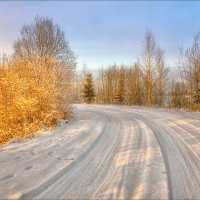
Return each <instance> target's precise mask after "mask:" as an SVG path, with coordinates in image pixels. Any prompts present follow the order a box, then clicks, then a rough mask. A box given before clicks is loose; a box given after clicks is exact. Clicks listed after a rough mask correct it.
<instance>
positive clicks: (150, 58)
mask: <svg viewBox="0 0 200 200" xmlns="http://www.w3.org/2000/svg"><path fill="white" fill-rule="evenodd" d="M155 53H156V41H155V38H154V35H153V34H152V32H151V30H149V29H147V31H146V34H145V41H144V52H143V56H142V61H143V67H144V69H145V71H144V78H145V80H144V81H145V85H146V90H147V102H146V103H147V105H148V106H151V105H152V87H153V70H154V65H155Z"/></svg>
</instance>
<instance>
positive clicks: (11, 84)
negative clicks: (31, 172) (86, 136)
mask: <svg viewBox="0 0 200 200" xmlns="http://www.w3.org/2000/svg"><path fill="white" fill-rule="evenodd" d="M69 74H70V72H69V71H67V68H66V67H63V64H62V62H58V61H55V60H53V59H51V58H39V59H38V58H34V57H33V58H31V59H29V60H23V59H10V60H9V59H7V60H6V61H5V60H4V62H1V63H0V143H1V144H2V143H5V142H7V141H9V140H10V139H16V138H17V139H19V138H22V139H23V138H27V137H32V136H33V134H35V133H36V132H38V131H40V132H41V130H42V129H46V128H50V127H53V126H56V125H57V121H58V119H65V118H66V117H69V114H70V106H69V103H70V76H69Z"/></svg>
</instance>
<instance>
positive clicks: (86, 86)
mask: <svg viewBox="0 0 200 200" xmlns="http://www.w3.org/2000/svg"><path fill="white" fill-rule="evenodd" d="M82 93H83V99H84V102H86V103H92V102H93V101H94V97H95V91H94V83H93V77H92V74H91V73H88V74H86V78H85V80H84V83H83V91H82Z"/></svg>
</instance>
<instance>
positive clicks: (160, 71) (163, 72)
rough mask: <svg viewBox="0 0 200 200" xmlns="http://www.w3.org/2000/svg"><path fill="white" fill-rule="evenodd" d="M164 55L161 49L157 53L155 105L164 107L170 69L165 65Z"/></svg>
mask: <svg viewBox="0 0 200 200" xmlns="http://www.w3.org/2000/svg"><path fill="white" fill-rule="evenodd" d="M163 56H164V53H163V50H162V49H161V48H160V47H159V48H158V49H157V52H156V85H155V90H156V91H155V94H154V99H155V104H158V105H159V106H163V104H164V96H165V93H166V88H165V87H166V82H167V75H168V72H169V69H168V68H166V67H165V63H164V58H163Z"/></svg>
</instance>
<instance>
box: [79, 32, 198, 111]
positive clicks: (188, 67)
mask: <svg viewBox="0 0 200 200" xmlns="http://www.w3.org/2000/svg"><path fill="white" fill-rule="evenodd" d="M143 44H144V45H143V52H142V55H141V57H140V58H139V59H138V62H136V63H134V64H132V65H124V64H122V65H116V64H113V65H110V66H108V67H106V68H103V67H102V68H101V69H100V70H99V71H98V74H97V75H96V76H95V77H94V78H93V85H94V87H93V86H92V88H93V90H94V91H93V93H94V94H95V98H94V95H92V96H93V98H92V99H93V102H95V103H102V104H123V105H144V106H149V107H152V106H153V107H168V108H178V109H181V108H184V109H187V110H195V111H199V110H200V34H199V33H198V34H196V35H195V37H194V41H193V44H192V46H191V47H190V48H187V49H182V50H181V51H180V58H181V60H180V61H179V63H178V65H177V67H174V68H171V69H170V68H169V67H168V66H167V64H166V61H165V55H164V50H163V49H162V48H161V47H160V46H159V45H158V43H157V42H156V39H155V36H154V35H153V33H152V31H151V30H147V31H146V34H145V39H144V43H143ZM174 71H176V72H178V74H176V75H175V73H174ZM85 81H86V82H87V79H85V80H84V83H83V86H82V87H83V90H82V98H79V101H80V102H81V101H85V102H88V101H87V99H86V98H85V96H87V90H85V87H84V86H85ZM79 86H80V84H79ZM79 91H80V90H79ZM79 97H81V95H79Z"/></svg>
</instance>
